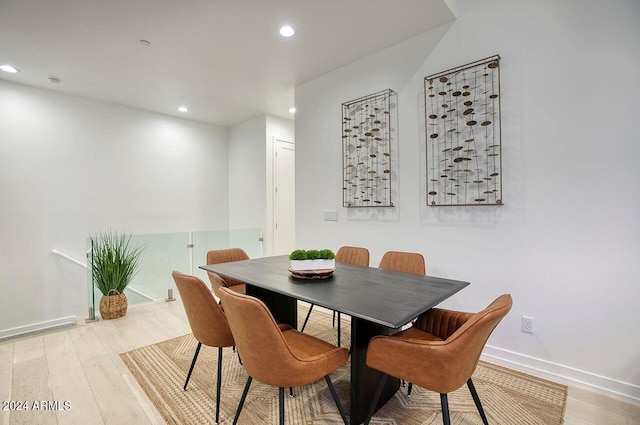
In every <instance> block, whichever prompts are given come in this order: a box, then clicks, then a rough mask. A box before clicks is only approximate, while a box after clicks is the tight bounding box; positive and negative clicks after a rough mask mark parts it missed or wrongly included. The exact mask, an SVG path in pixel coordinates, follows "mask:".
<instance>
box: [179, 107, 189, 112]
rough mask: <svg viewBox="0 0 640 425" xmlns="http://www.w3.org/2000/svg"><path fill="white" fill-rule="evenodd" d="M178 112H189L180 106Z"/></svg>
mask: <svg viewBox="0 0 640 425" xmlns="http://www.w3.org/2000/svg"><path fill="white" fill-rule="evenodd" d="M178 111H180V112H189V110H188V109H187V107H186V106H181V107H179V108H178Z"/></svg>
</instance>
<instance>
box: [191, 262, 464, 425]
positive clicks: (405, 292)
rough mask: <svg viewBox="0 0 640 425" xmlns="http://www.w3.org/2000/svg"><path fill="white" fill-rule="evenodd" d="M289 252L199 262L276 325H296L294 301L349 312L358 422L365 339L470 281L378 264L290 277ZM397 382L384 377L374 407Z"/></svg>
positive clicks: (371, 377)
mask: <svg viewBox="0 0 640 425" xmlns="http://www.w3.org/2000/svg"><path fill="white" fill-rule="evenodd" d="M289 267H290V261H289V258H288V256H287V255H278V256H272V257H263V258H255V259H250V260H243V261H234V262H229V263H220V264H210V265H203V266H200V268H201V269H203V270H206V271H208V272H213V273H216V274H218V275H220V276H222V277H223V278H224V277H228V278H232V279H235V280H238V281H241V282H244V283H246V293H247V295H251V296H254V297H256V298H258V299H260V300H262V301H263V302H264V303H265V304H266V305H267V307H268V308H269V310H270V311H271V313H272V314H273V316H274V318H275V320H276V321H277V322H278V323H286V324H288V325H290V326H292V327H293V328H295V329H297V324H298V323H297V321H298V312H297V308H298V301H306V302H308V303H311V304H314V305H317V306H321V307H324V308H326V309H329V310H333V311H337V312H339V313H342V314H346V315H349V316H351V341H350V342H351V348H350V351H351V365H350V367H351V370H350V396H349V397H350V399H349V400H350V403H349V408H350V423H351V424H360V423H363V422H364V421H365V419H366V414H367V410H368V409H369V405H370V403H371V400H372V399H373V393H374V391H375V387H376V383H377V379H378V377H379V372H378V371H376V370H374V369H371V368H369V367H368V366H367V364H366V358H367V346H368V344H369V340H370V339H371V338H373V337H374V336H376V335H391V334H393V333H396V332H398V331H399V330H401V329H402V328H403V326H405V325H407V324H409V323H410V322H411V321H412V320H413V319H415V318H416V317H418V316H419V315H420V314H422V313H424V312H425V311H427V310H429V309H431V308H433V307H434V306H436V305H438V304H440V303H441V302H443V301H444V300H446V299H448V298H449V297H451V296H452V295H454V294H456V293H457V292H458V291H460V290H461V289H463V288H465V287H466V286H468V285H469V282H465V281H460V280H453V279H447V278H440V277H434V276H425V275H417V274H412V273H404V272H398V271H392V270H383V269H379V268H376V267H365V266H357V265H352V264H346V263H338V262H336V264H335V270H334V271H333V273H331V274H329V275H328V276H322V277H323V278H322V279H301V278H299V277H294V276H292V273H291V271H290V270H289ZM399 387H400V381H399V380H398V379H395V378H391V377H390V378H389V379H387V383H386V385H385V387H384V389H383V392H382V395H381V397H380V401H379V403H378V405H377V406H376V410H377V409H379V408H380V407H381V406H382V405H384V404H385V403H386V402H387V401H388V400H389V399H390V398H391V397H393V395H394V394H395V393H396V392H397V391H398V389H399Z"/></svg>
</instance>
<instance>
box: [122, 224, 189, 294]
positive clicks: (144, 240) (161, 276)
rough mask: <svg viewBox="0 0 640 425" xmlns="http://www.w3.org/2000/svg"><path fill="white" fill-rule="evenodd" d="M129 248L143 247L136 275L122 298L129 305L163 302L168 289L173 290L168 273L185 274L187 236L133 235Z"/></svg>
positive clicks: (180, 234)
mask: <svg viewBox="0 0 640 425" xmlns="http://www.w3.org/2000/svg"><path fill="white" fill-rule="evenodd" d="M131 243H132V244H133V245H138V244H139V245H141V246H144V250H143V251H142V255H140V260H139V271H138V273H137V274H136V275H135V276H134V278H133V280H132V281H131V283H129V286H127V290H126V294H127V298H131V299H130V301H129V302H130V303H131V304H135V303H136V302H148V301H152V300H159V299H164V298H166V297H167V292H168V290H169V289H173V292H174V293H176V291H177V289H176V286H175V283H174V281H173V278H172V277H171V272H172V271H174V270H178V271H180V272H183V273H189V249H188V247H187V245H188V243H189V234H188V233H186V232H182V233H162V234H152V235H133V236H132V237H131Z"/></svg>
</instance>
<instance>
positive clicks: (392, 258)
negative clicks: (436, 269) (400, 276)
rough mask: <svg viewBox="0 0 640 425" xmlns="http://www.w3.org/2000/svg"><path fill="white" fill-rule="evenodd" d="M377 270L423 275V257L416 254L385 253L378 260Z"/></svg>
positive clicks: (425, 272) (425, 270) (424, 268)
mask: <svg viewBox="0 0 640 425" xmlns="http://www.w3.org/2000/svg"><path fill="white" fill-rule="evenodd" d="M378 268H379V269H384V270H393V271H397V272H405V273H413V274H420V275H425V274H427V267H426V266H425V262H424V257H423V256H422V254H418V253H417V252H401V251H387V252H385V254H384V255H383V256H382V259H381V260H380V265H378Z"/></svg>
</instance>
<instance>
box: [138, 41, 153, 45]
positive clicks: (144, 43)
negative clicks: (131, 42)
mask: <svg viewBox="0 0 640 425" xmlns="http://www.w3.org/2000/svg"><path fill="white" fill-rule="evenodd" d="M138 43H140V45H142V46H144V47H147V46H151V42H150V41H149V40H140V41H138Z"/></svg>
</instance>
